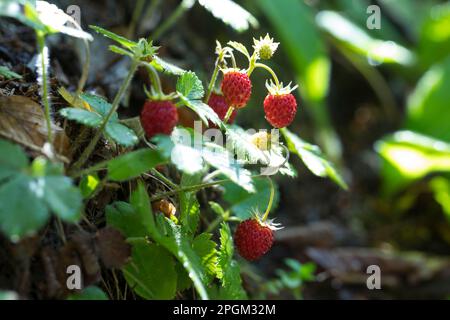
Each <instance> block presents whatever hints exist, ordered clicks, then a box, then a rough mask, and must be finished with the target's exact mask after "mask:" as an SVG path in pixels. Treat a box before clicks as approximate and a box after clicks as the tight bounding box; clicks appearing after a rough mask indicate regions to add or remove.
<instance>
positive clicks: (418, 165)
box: [376, 131, 450, 194]
mask: <svg viewBox="0 0 450 320" xmlns="http://www.w3.org/2000/svg"><path fill="white" fill-rule="evenodd" d="M376 150H377V152H378V153H379V154H380V156H381V157H382V158H383V160H384V161H383V167H382V174H383V177H384V181H383V190H384V192H385V194H392V193H394V192H396V191H398V190H399V189H401V188H403V187H405V186H407V185H408V184H409V183H411V182H413V181H415V180H417V179H420V178H422V177H424V176H426V175H427V174H429V173H431V172H438V171H443V172H449V171H450V144H449V143H446V142H444V141H440V140H436V139H433V138H431V137H427V136H424V135H421V134H418V133H415V132H411V131H399V132H396V133H394V134H393V135H391V136H388V137H386V138H384V139H382V140H380V141H378V142H377V144H376Z"/></svg>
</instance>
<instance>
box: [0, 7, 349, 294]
mask: <svg viewBox="0 0 450 320" xmlns="http://www.w3.org/2000/svg"><path fill="white" fill-rule="evenodd" d="M22 3H23V4H24V5H25V9H26V10H25V14H22V13H17V12H15V13H14V14H11V16H13V17H16V18H18V19H19V20H20V21H23V22H26V23H27V24H28V25H30V26H31V27H33V28H35V30H36V32H37V33H38V40H39V41H38V42H39V48H40V51H41V54H43V52H44V51H43V50H44V49H43V48H45V41H44V40H45V36H47V35H48V34H50V33H51V32H53V30H60V31H61V30H65V31H67V30H66V29H64V28H62V26H60V27H59V29H58V28H54V27H53V28H49V27H48V25H46V24H45V21H44V22H42V19H41V18H40V15H39V12H38V11H36V10H35V7H34V6H33V5H32V4H31V3H30V2H25V1H24V2H22ZM41 5H42V4H41ZM27 8H28V9H27ZM5 12H7V11H5ZM56 12H57V11H56ZM58 14H62V13H61V12H59V13H58ZM91 28H92V30H93V31H95V32H97V33H99V34H101V35H103V36H105V37H107V38H109V39H110V40H111V41H112V42H113V43H114V44H112V45H110V47H109V50H111V51H112V52H114V53H116V54H118V55H122V56H126V57H128V59H130V66H129V69H128V74H127V76H126V77H125V79H124V81H123V83H122V84H121V86H120V88H119V90H118V92H117V93H116V95H115V97H114V99H113V101H111V102H109V101H108V100H107V99H106V98H104V97H101V96H99V95H97V94H95V93H94V92H90V91H86V92H83V91H82V89H83V87H84V83H82V84H81V85H79V87H78V88H79V90H78V91H77V92H73V93H71V92H69V91H68V90H67V89H65V88H60V90H59V94H60V95H61V96H62V97H63V98H64V99H65V100H66V101H67V107H65V108H62V109H60V110H58V111H57V114H55V115H54V118H55V119H58V118H59V117H62V118H65V119H66V120H68V121H69V123H77V124H78V125H81V126H82V129H81V132H80V135H83V134H85V133H86V132H89V131H86V130H85V129H83V128H90V129H91V130H92V132H93V134H92V136H91V137H89V142H88V143H87V145H86V146H85V148H84V149H83V150H81V152H79V153H78V154H77V156H76V157H75V158H74V159H73V160H72V161H71V162H70V163H66V164H65V165H63V164H62V163H60V162H58V161H57V159H56V157H55V156H54V154H55V153H54V149H53V148H52V145H53V143H54V140H53V136H52V134H51V132H52V122H54V121H55V120H54V119H53V118H52V117H51V116H50V111H51V110H50V105H49V103H48V94H49V90H48V87H46V85H45V83H46V81H47V80H46V79H45V78H46V76H45V74H46V72H45V70H47V65H48V64H47V61H46V59H43V60H42V64H41V65H39V66H38V67H39V68H40V70H41V71H40V72H41V74H42V77H43V78H44V79H43V80H42V84H43V86H44V88H43V90H42V93H43V94H42V104H43V106H44V107H45V110H46V116H47V120H48V122H49V125H48V146H47V147H48V150H47V152H46V157H37V158H35V159H33V160H32V161H31V163H30V162H29V160H28V156H27V155H26V153H25V152H24V151H23V150H22V149H21V148H20V147H19V146H17V145H15V144H14V143H12V142H9V141H6V140H1V141H0V150H1V154H2V157H1V158H0V199H1V201H0V229H1V231H2V233H3V234H4V235H6V236H7V237H8V238H9V239H10V241H13V242H17V241H19V240H21V239H23V238H25V237H27V236H30V235H33V234H36V233H39V232H40V230H42V228H44V226H45V225H46V224H47V223H48V221H49V219H50V214H51V213H53V214H54V215H55V216H56V217H57V219H58V220H57V221H59V224H58V227H59V228H60V229H59V231H60V232H61V233H64V229H65V228H66V229H67V226H68V225H72V224H76V225H78V226H80V227H82V228H83V227H85V226H86V223H87V224H88V225H92V224H93V225H96V226H97V227H100V226H101V225H102V223H103V222H99V221H98V220H96V219H95V218H92V217H89V216H88V215H87V214H86V211H87V208H88V206H89V203H90V201H95V199H96V197H97V196H98V195H99V193H100V192H101V191H102V189H103V188H105V186H106V185H107V184H114V185H117V186H119V188H121V189H122V190H125V191H124V192H123V193H124V196H123V197H122V200H120V201H115V202H112V203H109V204H108V205H107V206H106V208H105V210H104V212H101V213H100V216H103V217H104V218H105V219H103V220H106V225H107V226H109V227H113V228H116V229H118V230H120V232H121V233H122V234H123V236H124V237H125V238H126V242H127V243H128V244H129V245H130V246H131V256H130V257H129V259H128V260H127V263H126V264H124V265H122V266H120V269H121V272H122V275H123V277H124V279H125V280H126V282H127V284H128V286H129V288H131V289H132V290H133V292H134V293H135V294H136V295H138V296H140V297H141V298H144V299H173V298H175V297H176V295H177V294H182V293H184V292H187V290H188V289H189V288H191V287H192V288H194V289H195V292H196V293H195V296H198V297H199V298H201V299H210V298H223V299H239V298H246V297H247V293H246V291H245V290H244V288H243V287H242V281H241V276H240V264H241V263H243V260H242V259H241V258H240V257H239V255H240V256H241V257H243V258H245V259H247V260H256V259H259V258H261V257H262V256H263V255H264V254H266V253H267V252H268V251H269V250H270V248H271V246H272V244H273V241H274V238H275V234H276V230H277V229H278V228H279V227H280V226H279V225H278V224H277V223H274V222H273V217H274V215H273V214H271V211H272V210H273V209H274V208H275V207H276V204H277V201H278V190H277V187H276V185H275V184H274V183H273V182H272V180H271V176H273V175H276V174H280V175H285V176H288V177H291V178H295V176H296V174H295V170H294V168H293V167H292V166H291V165H290V164H289V161H288V160H289V154H290V153H291V154H296V155H297V156H299V157H300V159H301V160H302V161H303V163H304V164H305V165H306V167H307V168H308V169H309V170H311V171H312V172H313V173H314V174H315V175H317V176H320V177H329V178H331V179H332V180H333V181H335V182H336V183H337V184H339V185H340V186H341V187H343V188H345V187H346V185H345V182H344V180H343V179H342V178H341V177H340V175H339V174H338V172H337V171H336V170H335V168H334V166H333V165H332V164H331V163H330V162H329V161H327V160H326V159H325V157H324V156H323V154H322V153H321V151H320V149H319V148H318V147H317V146H315V145H312V144H309V143H307V142H305V141H304V140H302V139H301V138H300V137H299V136H297V135H296V134H295V133H293V132H291V131H289V130H288V129H287V127H288V126H289V125H290V124H291V123H292V121H294V118H295V116H296V114H297V108H298V102H297V99H296V98H295V97H294V95H293V94H292V92H293V90H294V89H295V88H296V86H295V87H292V88H291V86H290V85H288V86H283V84H282V83H281V82H280V81H279V78H278V75H277V74H276V72H275V71H274V70H273V69H272V68H271V67H270V66H269V65H268V64H266V63H263V62H262V61H265V60H269V59H270V58H271V57H272V56H273V55H274V53H275V52H276V50H277V47H278V45H279V44H278V43H276V42H274V41H273V40H272V39H271V38H270V37H269V36H268V35H267V36H266V37H264V38H260V39H259V40H255V41H254V45H253V48H252V49H253V51H252V52H251V53H250V51H249V50H248V48H247V47H246V46H245V45H244V44H241V43H238V42H233V41H230V42H228V44H227V45H226V46H222V45H221V44H220V43H219V42H218V43H217V47H216V51H215V53H216V55H217V57H216V63H215V68H214V70H211V72H212V76H211V78H210V80H209V83H208V85H207V86H204V83H203V82H202V80H201V79H200V78H199V77H198V76H197V75H196V74H195V73H194V72H192V71H186V70H183V69H181V68H179V67H177V66H175V65H172V64H170V63H168V62H166V61H164V60H163V59H162V58H161V57H159V55H158V49H159V48H158V47H156V46H154V45H153V43H152V41H151V39H140V40H138V41H132V40H130V39H127V38H125V37H122V36H119V35H117V34H115V33H112V32H110V31H108V30H105V29H103V28H100V27H97V26H92V27H91ZM67 33H69V34H71V35H81V36H83V39H85V40H89V39H90V35H88V34H87V33H85V32H84V31H81V30H78V29H76V32H75V31H70V32H67ZM238 53H239V54H242V55H243V56H244V57H245V58H246V59H247V64H246V65H244V66H241V65H238V64H237V62H236V61H237V59H236V58H235V54H238ZM256 68H260V69H263V70H266V71H267V74H268V75H269V76H270V80H267V91H268V92H267V97H266V98H265V100H264V101H261V103H260V104H261V108H264V111H265V114H266V119H267V122H268V125H270V126H272V127H274V128H276V129H280V130H279V131H278V130H272V131H271V132H270V134H269V133H268V132H267V131H262V132H256V130H253V131H252V130H246V129H245V128H241V127H239V126H238V125H236V124H231V123H232V122H233V121H234V120H235V121H236V122H238V121H239V113H241V112H247V110H246V109H247V108H246V105H247V103H248V101H249V100H250V99H251V98H252V97H251V93H252V89H254V88H252V80H251V79H252V75H253V71H254V70H255V69H256ZM138 69H143V70H145V71H146V72H147V74H148V77H149V79H150V83H151V86H150V87H149V88H143V90H144V91H145V93H146V95H147V101H146V102H145V103H144V105H143V106H142V111H141V113H140V116H139V117H137V118H131V119H122V118H121V117H120V114H121V112H120V107H121V103H122V100H123V98H124V96H125V94H126V92H127V90H128V89H129V87H130V84H131V81H132V79H133V77H134V75H135V73H136V71H137V70H138ZM161 74H165V75H166V76H167V75H169V76H171V77H173V82H174V84H175V88H176V89H175V90H174V91H173V92H163V89H162V86H161V82H160V75H161ZM83 78H85V77H83ZM83 81H84V80H83ZM205 88H206V89H205ZM55 94H56V93H55ZM181 108H188V109H190V110H192V111H193V112H194V113H195V115H196V117H197V118H198V120H199V121H197V122H196V123H195V125H194V126H193V127H192V128H190V127H186V126H182V125H180V124H179V123H178V122H179V121H178V120H179V114H178V113H179V110H180V109H181ZM250 112H251V111H250ZM279 133H281V135H280V134H279ZM281 137H283V139H284V142H282V141H281ZM76 141H78V138H75V143H76ZM104 144H109V145H111V147H112V149H113V150H114V152H113V154H110V155H109V157H108V158H107V159H106V160H101V161H97V160H96V159H95V158H94V157H93V152H94V151H95V149H96V148H98V146H99V145H104ZM236 159H237V160H236ZM167 168H175V169H176V174H169V171H168V170H167ZM177 176H180V178H178V177H177ZM150 180H152V181H156V182H157V183H156V187H155V184H154V183H150ZM216 186H221V187H222V188H223V190H225V194H224V196H223V200H224V201H221V203H222V205H221V204H219V203H217V202H213V201H209V203H208V205H202V206H201V205H200V202H199V199H198V197H197V196H198V194H199V193H200V192H204V190H210V188H212V187H216ZM224 203H226V205H224ZM211 213H213V214H214V216H213V218H212V221H210V219H211ZM97 216H98V215H97ZM269 216H270V219H269ZM234 229H236V233H235V234H234V235H233V233H232V230H234ZM235 249H237V250H235ZM235 252H237V253H238V254H235ZM89 290H91V291H92V290H94V291H95V290H97V289H92V288H90V289H89Z"/></svg>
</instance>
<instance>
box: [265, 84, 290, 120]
mask: <svg viewBox="0 0 450 320" xmlns="http://www.w3.org/2000/svg"><path fill="white" fill-rule="evenodd" d="M267 88H268V89H269V94H268V95H267V97H266V98H265V99H264V112H265V114H266V119H267V121H269V123H270V124H271V125H272V126H274V127H275V128H284V127H287V126H289V125H290V124H291V123H292V121H294V118H295V114H296V113H297V101H296V100H295V97H294V96H293V95H292V94H291V91H292V90H294V89H295V88H293V89H290V87H289V86H288V87H286V88H282V84H280V85H279V86H275V85H268V86H267Z"/></svg>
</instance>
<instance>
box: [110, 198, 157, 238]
mask: <svg viewBox="0 0 450 320" xmlns="http://www.w3.org/2000/svg"><path fill="white" fill-rule="evenodd" d="M106 223H107V224H108V225H109V226H113V227H114V228H117V229H119V230H120V231H121V232H122V233H123V234H124V235H125V236H126V237H127V238H138V237H146V236H147V235H148V234H149V232H148V231H147V229H146V228H145V225H144V223H143V221H142V217H141V215H139V213H138V212H137V211H136V210H135V208H134V207H133V206H132V205H131V204H129V203H127V202H121V201H117V202H114V203H113V204H111V205H108V206H107V207H106Z"/></svg>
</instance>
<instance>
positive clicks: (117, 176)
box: [108, 149, 164, 181]
mask: <svg viewBox="0 0 450 320" xmlns="http://www.w3.org/2000/svg"><path fill="white" fill-rule="evenodd" d="M163 162H164V159H163V158H162V157H161V155H160V154H159V153H158V152H157V151H155V150H151V149H140V150H137V151H133V152H130V153H127V154H125V155H122V156H120V157H117V158H114V159H112V160H111V161H109V162H108V176H109V178H110V179H111V180H114V181H126V180H129V179H133V178H136V177H138V176H139V175H141V174H143V173H145V172H147V171H150V169H152V168H154V167H155V166H157V165H158V164H161V163H163Z"/></svg>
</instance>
